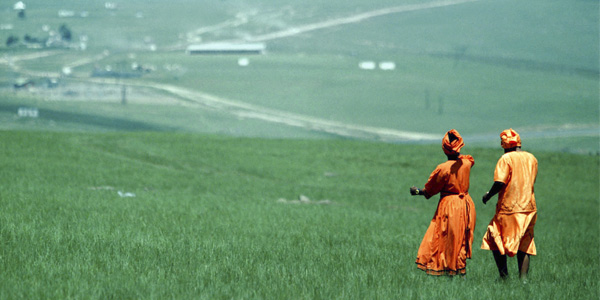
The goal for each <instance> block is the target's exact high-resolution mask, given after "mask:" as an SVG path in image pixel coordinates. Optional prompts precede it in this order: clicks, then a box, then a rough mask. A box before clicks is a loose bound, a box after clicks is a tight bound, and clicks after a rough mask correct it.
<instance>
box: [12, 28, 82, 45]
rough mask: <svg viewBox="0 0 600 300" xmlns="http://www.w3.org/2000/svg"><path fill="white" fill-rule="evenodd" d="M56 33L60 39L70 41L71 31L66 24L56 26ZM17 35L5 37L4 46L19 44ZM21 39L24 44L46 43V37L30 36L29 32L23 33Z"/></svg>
mask: <svg viewBox="0 0 600 300" xmlns="http://www.w3.org/2000/svg"><path fill="white" fill-rule="evenodd" d="M58 34H59V36H60V40H61V41H64V42H70V41H71V38H72V33H71V29H69V27H68V26H67V25H66V24H62V25H60V27H59V28H58ZM19 41H20V39H19V37H18V36H16V35H10V36H9V37H8V38H7V39H6V46H7V47H11V46H16V45H18V44H19ZM23 41H24V42H25V43H26V44H40V45H46V42H47V41H48V37H45V38H36V37H32V36H31V35H29V34H25V36H24V37H23Z"/></svg>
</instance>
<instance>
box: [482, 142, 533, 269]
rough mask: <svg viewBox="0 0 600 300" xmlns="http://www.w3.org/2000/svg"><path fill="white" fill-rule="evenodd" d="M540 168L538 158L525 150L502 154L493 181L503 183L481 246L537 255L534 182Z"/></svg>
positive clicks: (507, 252)
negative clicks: (534, 235)
mask: <svg viewBox="0 0 600 300" xmlns="http://www.w3.org/2000/svg"><path fill="white" fill-rule="evenodd" d="M537 171H538V162H537V159H536V158H535V157H534V156H533V155H532V154H531V153H529V152H526V151H512V152H508V153H505V154H504V155H502V157H500V159H499V160H498V163H497V164H496V170H495V171H494V181H498V182H503V183H504V187H503V188H502V190H500V193H499V194H498V204H497V205H496V214H495V215H494V218H492V221H491V222H490V224H489V225H488V228H487V231H486V233H485V235H484V236H483V242H482V244H481V249H485V250H498V251H499V252H500V254H502V255H505V254H507V255H508V256H510V257H512V256H514V255H515V254H517V251H522V252H525V253H527V254H530V255H536V254H537V251H536V249H535V243H534V241H533V227H534V226H535V222H536V221H537V207H536V203H535V193H534V188H533V185H534V183H535V180H536V177H537Z"/></svg>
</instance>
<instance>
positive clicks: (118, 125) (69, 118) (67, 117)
mask: <svg viewBox="0 0 600 300" xmlns="http://www.w3.org/2000/svg"><path fill="white" fill-rule="evenodd" d="M21 107H24V106H21V105H14V104H0V112H7V113H14V114H17V112H18V110H19V108H21ZM37 118H39V119H43V120H50V121H54V122H58V123H72V124H82V125H91V126H97V127H100V128H104V129H112V130H127V131H169V130H173V128H169V127H166V126H157V125H153V124H149V123H145V122H139V121H132V120H127V119H123V118H111V117H105V116H98V115H93V114H84V113H73V112H65V111H57V110H51V109H45V108H40V109H38V116H37Z"/></svg>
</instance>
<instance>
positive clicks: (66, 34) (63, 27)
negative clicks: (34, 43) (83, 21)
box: [58, 24, 71, 41]
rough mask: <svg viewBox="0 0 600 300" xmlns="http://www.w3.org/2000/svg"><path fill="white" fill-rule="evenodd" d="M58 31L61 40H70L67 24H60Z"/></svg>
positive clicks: (69, 30)
mask: <svg viewBox="0 0 600 300" xmlns="http://www.w3.org/2000/svg"><path fill="white" fill-rule="evenodd" d="M58 32H59V33H60V37H61V38H62V39H63V41H70V40H71V29H69V27H67V25H65V24H62V25H60V28H58Z"/></svg>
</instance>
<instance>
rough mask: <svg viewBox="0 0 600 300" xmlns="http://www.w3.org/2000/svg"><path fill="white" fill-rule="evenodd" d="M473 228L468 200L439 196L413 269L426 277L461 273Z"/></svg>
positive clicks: (472, 217)
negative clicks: (421, 271) (423, 272)
mask: <svg viewBox="0 0 600 300" xmlns="http://www.w3.org/2000/svg"><path fill="white" fill-rule="evenodd" d="M474 229H475V205H474V204H473V200H471V197H470V196H469V195H468V194H467V195H464V196H463V195H449V196H445V197H443V198H442V199H440V202H439V203H438V207H437V210H436V211H435V215H434V216H433V219H432V220H431V223H430V224H429V228H428V229H427V232H425V236H424V237H423V241H422V242H421V246H420V247H419V251H418V253H417V260H416V263H417V267H418V268H419V269H421V270H423V271H425V272H427V274H430V275H459V274H465V273H466V267H467V258H471V246H472V244H473V230H474Z"/></svg>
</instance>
